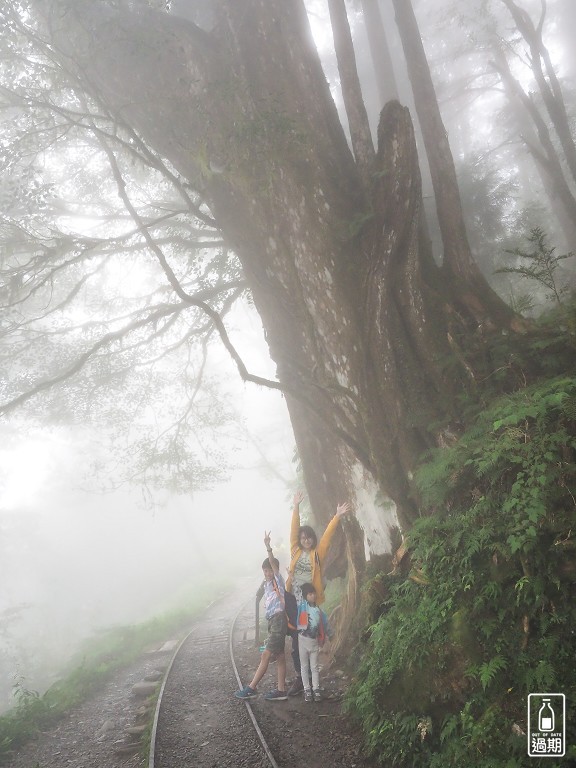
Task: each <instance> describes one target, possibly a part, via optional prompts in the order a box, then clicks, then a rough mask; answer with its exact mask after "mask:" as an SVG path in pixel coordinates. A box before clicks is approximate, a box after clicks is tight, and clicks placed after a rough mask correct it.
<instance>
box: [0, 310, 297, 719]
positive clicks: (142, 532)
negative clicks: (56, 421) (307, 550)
mask: <svg viewBox="0 0 576 768" xmlns="http://www.w3.org/2000/svg"><path fill="white" fill-rule="evenodd" d="M241 321H242V323H243V324H244V330H243V331H242V330H241V329H240V331H239V332H238V337H239V338H240V339H242V340H243V341H244V343H245V351H246V354H247V357H248V359H250V361H251V364H253V365H255V366H258V365H260V364H261V360H260V356H259V354H258V353H254V350H253V349H252V350H251V349H250V344H251V339H250V334H251V332H252V331H253V329H251V328H250V322H249V321H248V320H247V318H246V317H243V318H241ZM252 341H253V339H252ZM215 357H216V361H215V364H214V369H215V370H216V371H217V370H218V366H219V365H224V362H223V357H221V359H220V363H219V362H218V354H216V356H215ZM264 364H265V363H264ZM225 368H226V366H225V365H224V369H225ZM221 375H224V374H223V373H222V372H221ZM229 386H230V387H231V389H232V391H233V392H235V397H234V399H235V406H236V408H237V410H238V415H239V421H240V422H241V427H240V429H239V432H238V434H236V435H233V436H231V435H230V434H226V435H223V436H222V437H221V445H220V446H219V448H220V449H221V450H222V452H223V454H224V456H225V457H227V460H228V461H229V462H230V464H231V467H232V468H231V469H230V471H229V473H228V474H229V480H228V481H226V482H222V483H218V484H215V485H214V487H213V488H211V489H207V490H200V491H194V492H192V493H191V494H189V495H186V496H183V495H181V496H174V495H169V494H168V493H166V492H158V491H154V489H146V491H144V489H142V488H141V487H136V486H135V487H131V488H130V487H124V488H121V489H118V490H115V491H113V492H111V493H100V492H98V490H97V488H98V485H97V484H96V483H94V482H92V478H91V477H90V471H91V460H92V458H93V453H97V452H98V451H100V450H102V448H101V446H100V445H99V443H98V433H97V432H96V433H95V432H94V431H92V432H90V433H89V437H87V436H86V434H85V432H83V431H81V430H80V429H79V428H76V429H74V428H57V429H52V430H47V429H40V428H28V431H27V432H24V431H22V430H20V429H19V428H17V426H16V424H15V423H12V424H11V425H9V426H8V427H5V428H4V429H3V432H2V438H3V439H2V446H3V447H2V449H0V467H1V470H0V562H1V579H2V585H3V589H2V592H1V594H0V658H1V662H0V708H1V709H2V710H5V709H6V708H7V707H8V706H9V705H10V703H11V701H12V687H13V685H14V683H15V681H16V680H21V681H22V682H23V684H24V685H25V687H26V688H29V689H33V690H38V691H40V692H43V691H44V690H45V689H46V688H47V687H48V686H49V685H50V684H51V683H52V682H53V681H54V680H55V679H56V678H57V677H58V674H59V672H60V671H61V669H62V667H63V665H64V664H65V662H66V660H67V659H69V657H70V656H71V654H73V653H74V651H75V650H76V649H77V648H78V646H79V643H80V641H81V640H82V639H83V638H86V637H88V636H91V635H93V634H95V633H98V632H99V631H100V630H102V629H105V628H108V627H112V626H115V625H125V624H131V623H137V622H140V621H144V620H147V619H149V618H151V617H153V616H155V615H158V614H161V613H163V612H164V611H166V610H170V609H173V608H178V607H182V606H184V605H185V604H186V599H187V597H188V596H189V595H190V594H191V593H193V592H195V591H196V590H198V589H202V588H203V583H204V582H205V581H211V580H214V578H216V579H222V580H223V581H224V582H229V583H232V582H233V581H234V579H235V578H236V577H237V576H239V575H250V574H253V575H254V584H255V588H256V586H257V584H258V583H259V575H260V564H261V562H262V558H263V556H265V551H264V546H263V543H262V539H263V534H264V530H272V541H273V545H274V546H275V549H276V551H277V552H278V554H279V557H280V558H281V561H282V566H283V567H285V566H286V565H287V564H288V561H287V556H286V540H287V537H288V534H289V524H290V506H291V505H290V491H289V489H288V485H289V484H292V486H293V484H294V483H295V477H294V467H293V464H292V461H291V457H292V454H293V450H294V445H293V437H292V433H291V429H290V426H289V423H288V418H287V414H286V410H285V406H284V401H283V400H282V398H281V397H280V396H279V395H278V393H276V392H271V391H267V390H263V389H261V388H256V387H255V386H253V385H248V386H243V385H241V383H239V381H238V379H234V378H232V379H231V381H230V382H229Z"/></svg>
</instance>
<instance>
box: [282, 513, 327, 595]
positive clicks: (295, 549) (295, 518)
mask: <svg viewBox="0 0 576 768" xmlns="http://www.w3.org/2000/svg"><path fill="white" fill-rule="evenodd" d="M338 520H339V518H338V516H337V515H334V517H333V518H332V520H330V522H329V523H328V525H327V526H326V530H325V531H324V533H323V534H322V538H321V539H320V541H319V542H318V546H317V547H316V548H315V549H311V550H310V559H311V561H312V584H314V589H315V590H316V604H317V605H320V604H321V603H323V602H324V584H323V582H322V563H323V562H324V558H325V557H326V553H327V552H328V547H329V546H330V542H331V541H332V538H333V536H334V534H335V532H336V527H337V525H338ZM299 530H300V507H299V505H298V504H296V505H295V506H294V510H293V512H292V523H291V526H290V557H291V560H290V566H289V568H288V578H287V579H286V589H287V591H288V592H290V591H291V589H292V578H293V576H294V569H295V568H296V563H297V562H298V560H299V559H300V555H301V554H302V553H303V552H304V550H303V549H302V547H301V546H300V541H299V539H298V531H299Z"/></svg>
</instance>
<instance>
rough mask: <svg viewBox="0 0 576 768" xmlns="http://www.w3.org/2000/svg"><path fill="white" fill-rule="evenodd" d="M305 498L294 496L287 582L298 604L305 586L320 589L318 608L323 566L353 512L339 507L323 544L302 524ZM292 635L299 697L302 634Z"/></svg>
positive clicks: (321, 598)
mask: <svg viewBox="0 0 576 768" xmlns="http://www.w3.org/2000/svg"><path fill="white" fill-rule="evenodd" d="M303 499H304V494H303V493H302V491H298V492H297V493H295V494H294V507H293V509H292V524H291V527H290V558H291V559H290V566H289V568H288V578H287V580H286V590H287V591H288V592H292V594H293V595H294V597H295V598H296V601H297V602H298V603H300V602H301V601H302V599H303V597H302V589H301V587H302V584H313V585H314V588H315V590H316V602H317V605H321V604H322V603H323V602H324V581H323V578H322V565H323V563H324V559H325V557H326V553H327V552H328V548H329V546H330V542H331V541H332V538H333V536H334V533H335V532H336V527H337V526H338V523H339V522H340V518H341V517H342V516H343V515H345V514H347V513H348V512H350V510H351V509H352V507H351V505H350V504H349V502H345V503H344V504H338V506H337V508H336V514H335V515H334V517H333V518H332V520H330V522H329V523H328V525H327V527H326V530H325V531H324V533H323V534H322V537H321V539H320V542H319V543H318V538H317V536H316V533H315V532H314V529H313V528H311V527H310V526H309V525H300V503H301V501H302V500H303ZM291 635H292V660H293V662H294V669H295V670H296V675H297V677H296V680H295V681H294V682H293V683H292V685H291V687H290V688H289V690H288V695H289V696H295V695H296V694H298V693H300V692H301V691H302V690H303V687H304V686H303V684H302V677H301V676H300V655H299V653H298V633H296V635H295V636H294V633H291Z"/></svg>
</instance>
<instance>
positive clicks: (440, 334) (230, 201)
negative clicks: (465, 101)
mask: <svg viewBox="0 0 576 768" xmlns="http://www.w3.org/2000/svg"><path fill="white" fill-rule="evenodd" d="M39 5H40V6H42V7H43V6H44V3H39ZM215 7H216V9H217V11H218V15H217V23H216V25H215V27H214V29H213V31H212V32H210V33H206V32H205V31H203V30H201V29H199V28H197V27H196V26H194V24H192V23H189V24H188V23H186V21H185V20H183V19H175V18H173V17H170V16H169V15H167V14H161V13H155V12H153V11H150V10H141V11H134V10H126V9H116V10H113V9H111V8H110V7H109V6H105V5H104V4H102V3H96V2H93V3H91V2H87V3H83V4H78V5H75V6H69V10H68V11H67V12H66V13H64V14H62V13H59V14H55V15H54V16H53V17H52V18H51V20H50V24H51V29H52V30H53V35H54V38H55V41H56V42H57V43H58V45H59V46H61V47H62V48H63V49H64V50H65V51H66V54H67V56H71V58H72V59H73V60H75V61H76V62H77V65H78V69H77V70H76V76H77V77H78V78H80V79H81V80H82V81H83V82H84V83H86V85H87V86H88V87H89V88H90V89H91V90H92V92H93V93H94V94H96V95H98V97H99V98H101V99H102V100H103V101H104V102H105V103H106V104H107V106H108V108H109V109H110V110H112V111H113V112H114V113H115V114H116V115H118V119H119V120H125V121H127V122H129V123H130V124H131V125H133V126H134V127H135V128H136V129H137V130H138V131H139V132H140V133H141V134H142V136H143V137H144V138H145V140H146V141H147V142H148V143H149V144H150V145H152V146H153V147H154V148H155V149H156V150H157V151H158V152H159V153H160V154H161V155H162V156H164V157H165V158H167V159H168V160H169V161H170V162H171V163H172V164H173V165H174V166H175V167H176V168H177V169H178V170H179V172H180V173H181V174H182V175H183V176H184V177H185V178H186V179H188V180H189V182H190V183H191V184H192V185H193V186H195V187H196V188H197V189H199V190H201V193H202V195H203V196H204V198H205V199H206V200H207V201H208V202H209V205H210V207H211V210H212V212H213V214H214V216H215V218H216V220H217V221H218V224H219V226H220V227H221V229H222V231H223V232H224V234H225V236H226V238H227V241H228V242H229V243H230V244H231V245H232V247H233V248H234V249H235V251H236V252H237V254H238V256H239V258H240V259H241V261H242V264H243V267H244V270H245V273H246V277H247V280H248V282H249V284H250V287H251V290H252V294H253V297H254V303H255V305H256V307H257V309H258V312H259V313H260V316H261V318H262V322H263V325H264V328H265V331H266V337H267V341H268V344H269V348H270V354H271V356H272V358H273V359H274V360H275V362H276V364H277V372H278V374H277V375H278V379H279V381H280V382H281V383H282V385H283V386H284V387H285V388H286V390H287V392H288V396H287V403H288V407H289V409H290V414H291V417H292V421H293V424H294V429H295V435H296V440H297V444H298V448H299V451H300V454H301V458H302V462H303V465H304V472H305V477H306V480H307V486H308V490H309V492H310V495H311V498H312V501H313V505H314V510H315V513H316V517H317V520H318V522H319V523H320V524H325V523H326V522H327V520H328V518H329V516H330V515H331V514H332V513H333V511H334V508H335V504H336V502H337V501H339V500H342V498H343V497H344V496H345V495H348V494H349V493H350V492H351V490H352V488H353V487H356V488H357V487H358V477H359V476H360V473H361V472H364V473H367V474H368V475H369V476H371V477H372V478H374V487H375V488H378V489H380V491H381V492H382V493H383V494H385V495H387V496H388V497H390V498H391V499H393V500H394V502H395V503H396V506H397V512H398V518H399V520H400V522H401V524H402V526H403V527H404V528H406V527H407V526H409V524H410V522H411V521H412V520H413V519H414V517H415V516H416V515H417V514H418V507H417V499H416V497H415V494H414V489H413V487H412V481H411V478H412V471H413V469H414V466H415V463H416V461H417V459H418V457H419V456H420V455H421V453H422V451H423V450H424V449H425V448H427V447H429V446H430V445H432V444H433V443H434V440H435V435H434V434H432V433H431V432H430V430H429V426H428V425H429V424H430V423H432V422H434V423H438V424H446V423H447V422H449V420H450V419H451V418H453V417H456V416H457V414H455V413H454V411H453V408H454V403H455V402H456V398H455V396H454V395H455V393H456V391H458V390H460V389H461V388H462V386H465V382H466V380H467V375H468V374H467V369H466V366H464V365H463V366H462V367H461V368H460V369H459V371H458V370H457V371H454V370H453V369H452V370H451V371H450V375H449V376H446V375H445V374H444V372H443V369H442V363H441V361H445V360H446V359H447V358H448V357H449V355H450V352H451V349H452V348H451V339H452V340H453V338H454V335H453V334H452V336H451V335H450V333H449V324H450V323H454V322H457V321H458V313H457V312H455V311H454V309H453V307H454V306H455V305H458V304H459V302H460V303H461V297H460V295H459V294H458V290H459V288H460V287H461V286H463V288H464V291H465V294H466V299H465V304H467V305H470V304H472V305H475V306H476V305H477V306H481V307H482V314H483V317H484V318H488V320H489V321H490V322H492V323H493V324H495V325H498V324H499V323H502V322H503V321H505V322H508V321H509V315H508V314H506V313H504V312H502V310H501V307H500V306H499V305H498V304H497V302H496V301H495V300H492V299H491V300H490V301H487V299H486V296H487V292H486V286H484V285H483V284H482V285H480V284H478V283H477V281H476V280H470V279H469V274H468V272H469V270H465V274H463V275H461V274H460V270H458V269H456V268H455V269H454V271H453V275H452V280H451V281H445V280H444V281H442V280H441V279H440V275H439V273H438V269H437V268H436V267H435V265H434V263H433V261H432V258H431V256H430V253H429V251H428V249H427V247H426V245H425V243H423V240H422V238H421V236H420V234H419V232H420V226H419V224H420V216H421V188H420V173H419V168H418V159H417V155H416V148H415V143H414V136H413V131H412V124H411V121H410V116H409V114H408V111H407V110H406V109H404V108H402V107H401V106H400V105H399V104H398V103H397V102H391V103H390V104H388V105H387V107H386V108H385V110H384V111H383V115H382V117H381V121H380V127H379V141H378V144H379V145H378V152H377V156H376V158H375V160H374V163H373V169H372V173H371V174H369V175H368V177H367V176H366V175H365V174H364V173H362V172H361V171H360V169H359V167H358V165H357V164H356V163H355V161H354V158H353V156H352V154H351V152H350V150H349V148H348V145H347V142H346V138H345V136H344V133H343V130H342V127H341V125H340V123H339V120H338V117H337V112H336V109H335V106H334V103H333V101H332V99H331V96H330V92H329V89H328V86H327V83H326V80H325V77H324V74H323V71H322V68H321V65H320V62H319V59H318V55H317V52H316V50H315V48H314V46H313V43H312V39H311V34H310V30H309V27H308V20H307V16H306V13H305V9H304V6H303V4H302V2H301V0H246V1H245V2H243V3H238V2H236V0H221V2H219V3H215ZM58 30H60V31H58ZM72 30H73V32H71V31H72ZM214 169H218V170H217V171H216V170H214ZM368 178H369V179H370V181H368V180H367V179H368ZM452 261H454V259H452ZM457 261H462V259H461V257H460V256H458V257H457ZM454 263H456V262H454ZM470 269H472V268H471V267H470ZM491 302H492V303H491ZM492 306H494V307H496V311H494V312H493V313H492V314H490V313H491V307H492ZM452 343H453V342H452ZM357 499H360V496H359V495H358V496H357ZM393 522H394V518H393V517H391V518H390V519H388V520H385V521H383V522H382V527H383V529H386V528H387V527H388V526H390V525H391V524H393ZM380 539H382V536H381V537H380Z"/></svg>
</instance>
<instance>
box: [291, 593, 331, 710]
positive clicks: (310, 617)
mask: <svg viewBox="0 0 576 768" xmlns="http://www.w3.org/2000/svg"><path fill="white" fill-rule="evenodd" d="M302 597H303V600H302V602H301V603H300V605H299V606H298V651H299V653H300V668H301V670H302V683H303V685H304V701H308V702H310V701H320V700H321V698H322V694H321V692H320V668H319V665H318V655H319V653H320V648H322V646H323V645H324V642H325V641H326V637H332V634H333V633H332V630H331V629H330V627H329V626H328V617H327V616H326V614H325V613H324V611H323V610H322V609H321V608H320V607H319V606H317V605H316V588H315V587H314V585H313V584H308V583H306V584H302ZM310 677H312V688H310Z"/></svg>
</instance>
